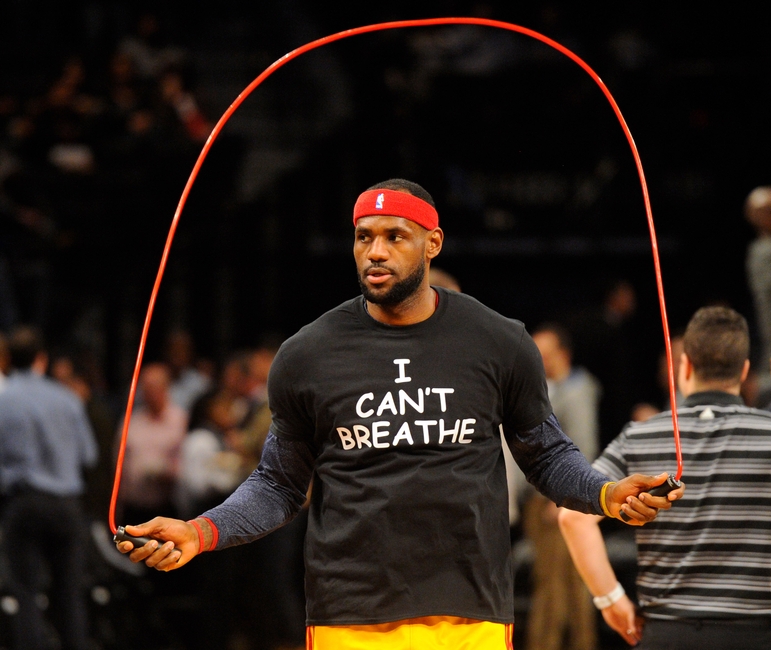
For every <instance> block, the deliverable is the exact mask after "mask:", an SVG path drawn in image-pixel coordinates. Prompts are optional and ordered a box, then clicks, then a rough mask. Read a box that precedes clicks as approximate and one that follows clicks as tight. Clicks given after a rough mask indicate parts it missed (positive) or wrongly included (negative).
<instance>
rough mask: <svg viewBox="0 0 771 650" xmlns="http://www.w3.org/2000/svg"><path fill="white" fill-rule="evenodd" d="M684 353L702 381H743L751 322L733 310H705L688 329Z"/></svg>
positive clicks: (721, 307)
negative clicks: (748, 324) (742, 375)
mask: <svg viewBox="0 0 771 650" xmlns="http://www.w3.org/2000/svg"><path fill="white" fill-rule="evenodd" d="M683 350H684V351H685V354H686V355H687V356H688V358H689V359H690V360H691V363H692V364H693V371H694V372H695V373H696V375H697V376H698V377H699V379H701V380H704V381H721V380H736V379H739V378H740V377H741V374H742V370H743V368H744V362H745V361H746V360H747V359H748V357H749V354H750V334H749V327H748V326H747V320H746V319H745V318H744V316H742V315H741V314H739V313H738V312H736V311H734V310H733V309H731V308H730V307H725V306H722V305H719V306H718V305H712V306H709V307H702V308H701V309H699V310H698V311H697V312H696V313H695V314H694V315H693V316H692V317H691V320H690V321H689V322H688V327H686V328H685V335H684V336H683Z"/></svg>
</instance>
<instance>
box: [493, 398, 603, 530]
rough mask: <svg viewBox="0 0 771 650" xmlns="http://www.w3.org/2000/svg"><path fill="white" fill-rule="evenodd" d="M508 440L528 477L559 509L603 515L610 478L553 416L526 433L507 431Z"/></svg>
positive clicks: (510, 447) (515, 457) (513, 453)
mask: <svg viewBox="0 0 771 650" xmlns="http://www.w3.org/2000/svg"><path fill="white" fill-rule="evenodd" d="M504 433H505V435H506V441H507V442H508V445H509V449H510V450H511V453H512V455H513V456H514V459H515V460H516V461H517V464H518V465H519V466H520V468H521V469H522V472H523V473H524V475H525V478H527V480H528V481H529V482H530V483H532V484H533V485H534V486H535V488H536V489H537V490H538V491H539V492H540V493H541V494H543V495H544V496H546V497H547V498H549V499H551V500H552V501H554V503H556V504H557V505H558V506H563V507H565V508H570V509H571V510H578V511H579V512H585V513H591V514H596V515H602V514H604V513H603V511H602V507H601V506H600V490H601V489H602V486H603V484H605V483H607V482H608V481H609V480H610V479H609V478H608V477H607V476H604V475H603V474H600V473H599V472H598V471H596V470H595V469H592V466H591V465H590V464H589V461H587V460H586V457H585V456H584V455H583V454H582V453H581V451H580V450H579V449H578V447H576V445H575V444H574V443H573V441H572V440H570V438H568V437H567V436H566V435H565V433H564V432H563V431H562V428H561V427H560V423H559V422H558V421H557V418H556V417H555V416H554V414H553V413H552V414H551V415H550V416H549V417H548V418H547V419H546V420H545V421H544V422H542V423H541V424H539V425H538V426H536V427H533V428H532V429H529V430H527V431H520V432H516V431H505V430H504Z"/></svg>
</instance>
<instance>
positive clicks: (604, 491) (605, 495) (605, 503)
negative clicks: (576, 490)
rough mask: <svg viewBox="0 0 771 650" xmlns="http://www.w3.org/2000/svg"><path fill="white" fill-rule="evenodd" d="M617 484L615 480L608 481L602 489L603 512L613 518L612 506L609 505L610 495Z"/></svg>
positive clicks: (601, 504) (601, 503)
mask: <svg viewBox="0 0 771 650" xmlns="http://www.w3.org/2000/svg"><path fill="white" fill-rule="evenodd" d="M615 485H616V482H615V481H608V482H607V483H605V484H604V485H603V486H602V488H601V489H600V507H601V508H602V512H603V513H604V514H605V516H606V517H610V518H611V519H613V514H612V513H611V511H610V506H609V505H608V497H609V493H610V492H612V491H613V486H615Z"/></svg>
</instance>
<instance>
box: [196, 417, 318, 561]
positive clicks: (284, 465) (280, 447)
mask: <svg viewBox="0 0 771 650" xmlns="http://www.w3.org/2000/svg"><path fill="white" fill-rule="evenodd" d="M314 463H315V457H314V455H313V453H312V451H311V449H310V447H309V446H308V444H306V443H305V442H302V441H300V440H291V439H284V438H278V437H276V436H275V435H273V432H272V431H271V432H270V433H269V434H268V437H267V439H266V440H265V446H264V448H263V451H262V457H261V460H260V465H259V467H258V468H257V469H256V470H254V471H253V472H252V474H251V475H250V476H249V478H247V479H246V480H245V481H244V482H243V483H242V484H241V485H240V486H239V487H238V488H236V490H235V492H233V494H231V495H230V496H229V497H228V498H227V499H226V500H225V501H224V502H223V503H222V504H220V505H218V506H216V507H214V508H212V509H211V510H208V511H206V512H205V513H203V514H202V515H201V516H202V517H207V518H208V519H210V520H211V522H212V523H213V524H214V525H215V526H216V527H217V534H218V537H219V539H218V541H217V549H218V550H219V549H223V548H227V547H229V546H236V545H238V544H245V543H247V542H251V541H254V540H255V539H259V538H260V537H264V536H265V535H267V534H268V533H269V532H271V531H272V530H275V529H276V528H279V527H281V526H283V525H284V524H286V523H288V522H289V521H291V520H292V519H293V518H294V517H295V516H296V515H297V513H299V512H300V510H301V509H302V506H303V504H304V503H305V499H306V495H307V492H308V486H309V485H310V480H311V475H312V474H313V466H314Z"/></svg>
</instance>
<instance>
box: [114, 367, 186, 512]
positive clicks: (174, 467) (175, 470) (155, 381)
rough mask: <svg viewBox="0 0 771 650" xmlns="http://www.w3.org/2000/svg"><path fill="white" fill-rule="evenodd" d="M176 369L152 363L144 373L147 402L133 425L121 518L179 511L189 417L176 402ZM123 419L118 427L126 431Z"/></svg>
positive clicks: (141, 384) (137, 411)
mask: <svg viewBox="0 0 771 650" xmlns="http://www.w3.org/2000/svg"><path fill="white" fill-rule="evenodd" d="M170 388H171V372H170V370H169V367H168V366H167V365H166V364H164V363H150V364H148V365H147V366H145V368H144V369H143V370H142V373H141V374H140V377H139V398H140V399H141V403H140V404H139V405H138V406H137V407H136V408H135V409H134V413H133V416H132V417H131V422H130V424H129V432H128V440H127V442H126V453H125V457H124V463H123V475H122V482H121V489H120V504H121V505H122V507H123V512H122V513H121V516H122V517H123V518H124V519H125V520H126V521H147V520H149V519H152V517H153V516H154V514H152V513H154V512H157V511H162V512H173V513H176V507H175V505H174V501H173V490H174V486H175V484H176V482H177V478H178V476H179V454H180V449H181V447H182V441H183V440H184V438H185V435H186V433H187V423H188V415H187V413H186V412H185V410H184V409H183V408H182V407H181V406H179V405H177V404H175V403H174V402H173V401H172V400H171V394H170ZM122 428H123V423H122V422H121V426H120V427H119V429H118V434H119V435H120V433H121V432H122Z"/></svg>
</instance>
